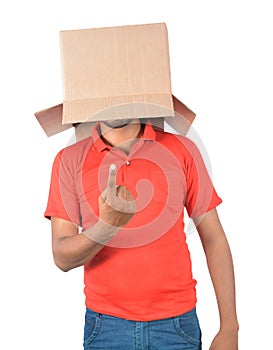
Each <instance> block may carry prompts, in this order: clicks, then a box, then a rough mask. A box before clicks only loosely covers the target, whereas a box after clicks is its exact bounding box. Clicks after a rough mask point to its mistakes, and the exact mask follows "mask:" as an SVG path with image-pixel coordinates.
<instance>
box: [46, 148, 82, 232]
mask: <svg viewBox="0 0 273 350" xmlns="http://www.w3.org/2000/svg"><path fill="white" fill-rule="evenodd" d="M63 153H64V152H63V151H61V152H59V153H58V154H57V156H56V158H55V160H54V162H53V166H52V172H51V182H50V188H49V195H48V202H47V207H46V211H45V213H44V216H45V217H46V218H48V219H50V218H51V217H52V216H54V217H57V218H61V219H65V220H67V221H70V222H73V223H75V224H76V225H80V210H79V201H78V196H77V193H76V190H75V184H74V176H73V169H71V166H69V162H68V161H67V160H66V159H65V157H64V154H63Z"/></svg>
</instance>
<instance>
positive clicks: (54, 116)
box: [34, 103, 72, 136]
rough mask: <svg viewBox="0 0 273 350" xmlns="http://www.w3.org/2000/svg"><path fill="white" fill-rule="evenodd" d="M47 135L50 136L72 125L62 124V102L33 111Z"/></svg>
mask: <svg viewBox="0 0 273 350" xmlns="http://www.w3.org/2000/svg"><path fill="white" fill-rule="evenodd" d="M34 115H35V117H36V118H37V120H38V122H39V123H40V125H41V127H42V128H43V130H44V132H45V133H46V134H47V136H52V135H55V134H58V133H59V132H62V131H64V130H67V129H69V128H71V127H72V124H63V123H62V118H63V104H62V103H61V104H59V105H57V106H54V107H50V108H47V109H44V110H42V111H39V112H36V113H34Z"/></svg>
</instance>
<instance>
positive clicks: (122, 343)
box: [84, 309, 201, 350]
mask: <svg viewBox="0 0 273 350" xmlns="http://www.w3.org/2000/svg"><path fill="white" fill-rule="evenodd" d="M89 349H91V350H99V349H100V350H111V349H113V350H161V349H162V350H201V330H200V327H199V322H198V318H197V315H196V310H195V309H193V310H191V311H189V312H187V313H185V314H183V315H180V316H177V317H171V318H167V319H162V320H156V321H149V322H140V321H130V320H125V319H122V318H117V317H113V316H108V315H104V314H100V313H96V312H93V311H91V310H90V309H87V310H86V315H85V327H84V350H89Z"/></svg>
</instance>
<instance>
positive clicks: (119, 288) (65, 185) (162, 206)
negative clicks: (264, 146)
mask: <svg viewBox="0 0 273 350" xmlns="http://www.w3.org/2000/svg"><path fill="white" fill-rule="evenodd" d="M99 130H100V127H99V124H97V126H96V127H94V128H93V131H92V136H90V137H88V138H86V139H84V140H82V141H80V142H78V143H76V144H74V145H72V146H69V147H66V148H65V149H63V150H62V151H61V152H59V153H58V155H57V156H56V158H55V161H54V164H53V169H52V177H51V185H50V192H49V199H48V205H47V209H46V212H45V216H46V217H48V218H50V217H51V216H54V217H59V218H62V219H65V220H68V221H71V222H73V223H75V224H76V225H78V226H81V227H82V230H85V229H87V228H89V227H91V226H92V225H94V224H95V223H96V222H97V220H98V217H99V207H98V197H99V195H100V193H101V192H102V191H103V190H104V189H105V187H106V183H107V178H108V172H109V166H110V164H112V163H114V164H116V165H117V169H118V173H117V184H118V185H124V186H126V187H127V188H128V189H129V190H130V191H131V192H132V194H133V195H134V197H135V200H136V208H137V211H136V214H135V215H134V217H133V218H132V220H131V221H130V222H129V223H128V224H127V225H126V226H124V227H123V228H122V229H121V230H120V232H119V233H118V234H117V235H116V236H115V237H114V238H113V239H112V240H111V241H110V242H109V243H108V244H107V245H106V246H105V247H104V248H103V249H102V250H101V251H100V252H99V253H98V254H97V255H96V256H95V257H94V258H93V259H92V260H91V261H90V262H88V263H87V264H86V265H85V266H84V282H85V296H86V306H87V307H88V308H90V309H92V310H94V311H96V312H100V313H105V314H108V315H112V316H117V317H122V318H126V319H130V320H139V321H149V320H156V319H162V318H168V317H172V316H177V315H179V314H182V313H185V312H187V311H189V310H191V309H192V308H194V306H195V304H196V291H195V285H196V281H195V280H194V279H193V277H192V271H191V260H190V254H189V251H188V247H187V243H186V236H185V233H184V221H183V217H184V207H185V208H186V210H187V212H188V215H189V216H190V217H192V218H194V217H197V216H199V215H201V214H204V213H206V212H207V211H209V210H211V209H213V208H215V207H216V206H217V205H218V204H220V203H221V199H220V198H219V197H218V195H217V194H216V192H215V190H214V187H213V185H212V182H211V180H210V177H209V175H208V173H207V170H206V167H205V165H204V162H203V160H202V157H201V155H200V153H199V151H198V149H197V147H196V146H195V144H194V143H193V142H192V141H190V140H189V139H187V138H185V137H183V136H180V135H173V134H170V133H166V132H161V131H155V130H154V129H153V128H152V126H151V125H150V124H149V123H148V124H147V125H146V126H145V129H144V132H143V135H142V137H141V138H140V139H139V141H138V142H137V143H135V144H134V146H133V147H132V149H131V152H130V154H129V155H127V154H125V153H124V152H123V151H121V150H119V149H117V148H113V147H110V146H109V145H106V144H105V143H104V142H103V140H102V139H101V138H100V136H99Z"/></svg>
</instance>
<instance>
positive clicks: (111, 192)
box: [106, 164, 117, 199]
mask: <svg viewBox="0 0 273 350" xmlns="http://www.w3.org/2000/svg"><path fill="white" fill-rule="evenodd" d="M116 183H117V167H116V164H111V165H110V167H109V175H108V181H107V194H106V196H107V197H108V199H110V198H114V197H116Z"/></svg>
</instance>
